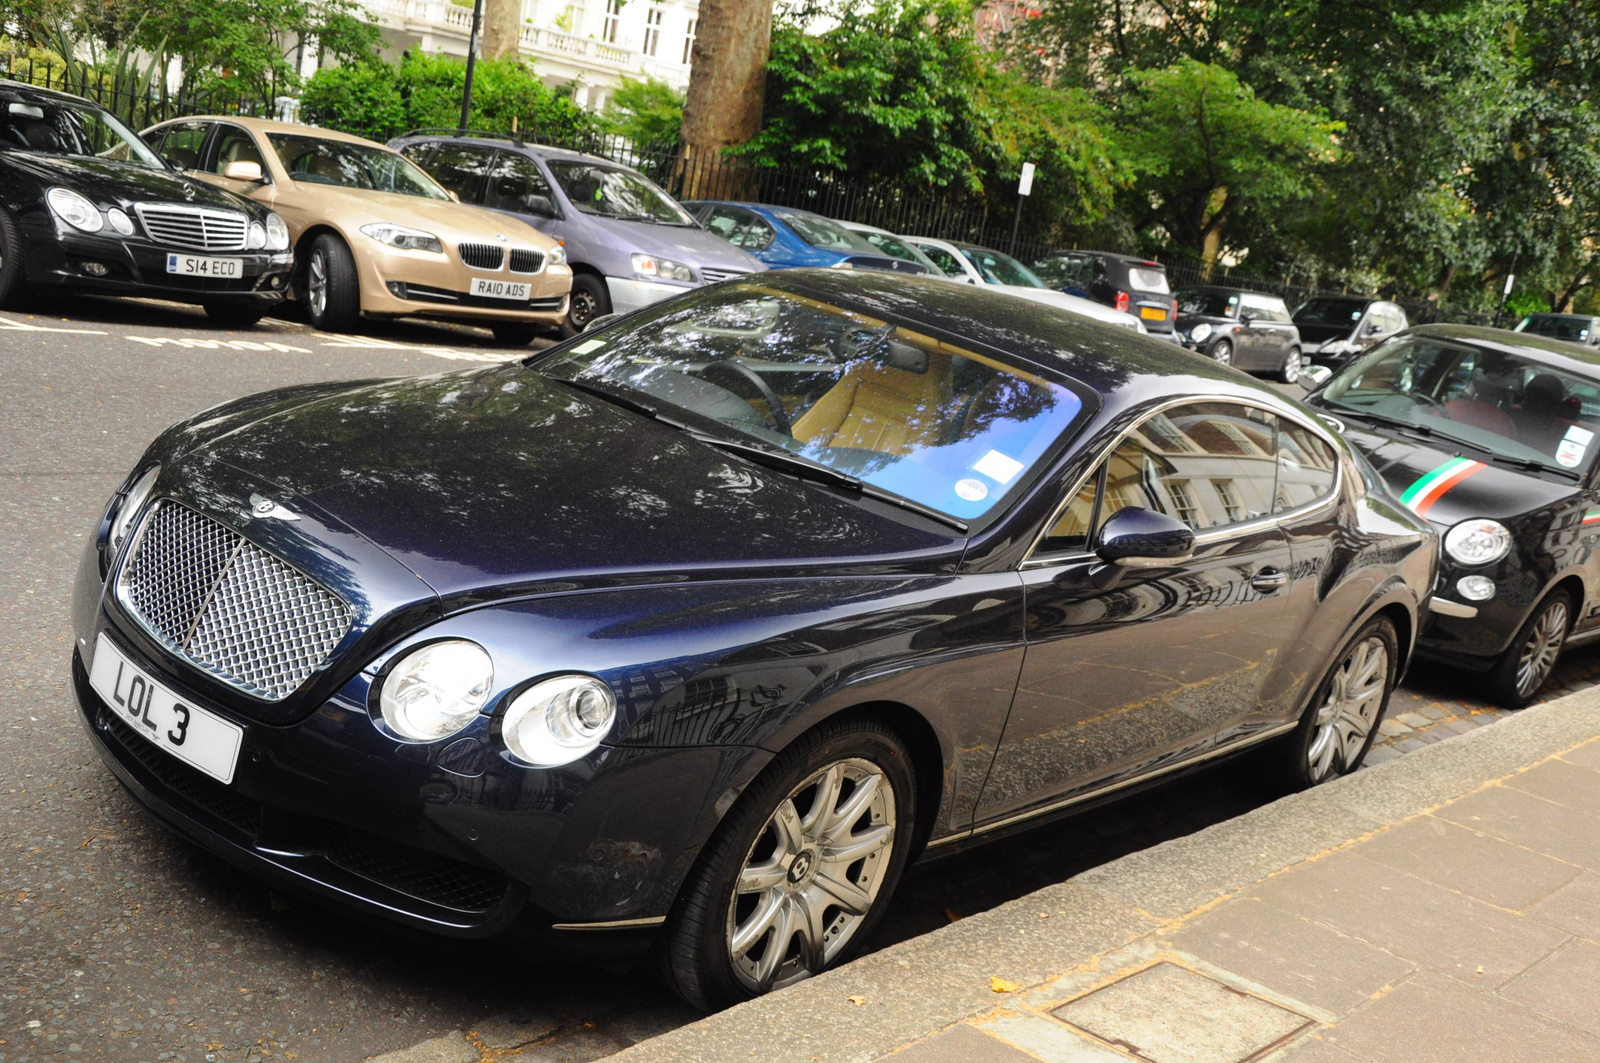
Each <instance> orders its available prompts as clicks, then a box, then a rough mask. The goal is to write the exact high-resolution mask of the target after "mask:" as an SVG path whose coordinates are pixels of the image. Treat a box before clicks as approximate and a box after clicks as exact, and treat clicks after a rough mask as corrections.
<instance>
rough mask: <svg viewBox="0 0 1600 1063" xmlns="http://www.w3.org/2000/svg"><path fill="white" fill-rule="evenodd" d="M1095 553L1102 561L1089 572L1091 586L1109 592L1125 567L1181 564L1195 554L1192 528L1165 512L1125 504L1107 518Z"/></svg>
mask: <svg viewBox="0 0 1600 1063" xmlns="http://www.w3.org/2000/svg"><path fill="white" fill-rule="evenodd" d="M1094 552H1095V555H1096V556H1097V557H1099V558H1100V560H1101V561H1102V562H1104V564H1101V565H1099V566H1097V567H1096V568H1095V569H1093V570H1092V571H1091V572H1090V573H1089V578H1090V579H1091V580H1092V581H1093V582H1094V585H1095V586H1096V587H1097V588H1099V589H1100V590H1103V591H1109V590H1111V589H1113V588H1114V587H1116V585H1117V584H1119V583H1121V582H1122V577H1123V576H1124V575H1126V574H1127V572H1128V570H1130V569H1135V568H1161V567H1163V566H1166V565H1177V564H1182V563H1183V562H1184V561H1187V560H1189V558H1191V557H1193V556H1194V531H1193V529H1191V528H1190V527H1189V526H1188V525H1187V524H1184V523H1183V522H1182V521H1179V520H1177V519H1176V518H1174V517H1169V516H1167V515H1166V514H1165V513H1157V512H1155V511H1154V510H1150V509H1144V508H1142V507H1140V506H1128V507H1127V508H1125V509H1119V510H1117V511H1116V512H1115V513H1113V514H1111V516H1110V517H1109V518H1107V520H1106V522H1105V524H1103V525H1101V527H1100V536H1099V538H1098V539H1097V540H1096V541H1095V548H1094Z"/></svg>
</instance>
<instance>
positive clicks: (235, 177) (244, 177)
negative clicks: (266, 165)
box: [222, 159, 261, 181]
mask: <svg viewBox="0 0 1600 1063" xmlns="http://www.w3.org/2000/svg"><path fill="white" fill-rule="evenodd" d="M222 176H224V177H226V178H227V179H228V180H230V181H259V180H261V164H260V163H259V162H246V161H245V160H243V159H239V160H237V161H235V162H230V163H228V164H227V165H226V166H224V167H223V168H222Z"/></svg>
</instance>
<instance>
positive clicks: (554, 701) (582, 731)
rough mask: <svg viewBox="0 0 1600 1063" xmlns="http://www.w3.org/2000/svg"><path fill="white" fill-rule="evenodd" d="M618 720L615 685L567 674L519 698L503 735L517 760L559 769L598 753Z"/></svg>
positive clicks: (507, 719)
mask: <svg viewBox="0 0 1600 1063" xmlns="http://www.w3.org/2000/svg"><path fill="white" fill-rule="evenodd" d="M616 719H617V699H616V697H615V696H614V695H613V694H612V693H611V688H610V687H608V686H606V685H605V684H604V683H602V682H601V681H600V680H598V679H596V678H595V677H594V676H592V675H562V676H556V677H555V678H554V679H546V680H543V681H542V682H539V683H535V684H534V685H533V686H531V687H529V688H528V689H527V690H525V691H523V692H522V693H521V694H518V695H517V697H516V699H515V700H514V701H512V702H511V707H510V708H509V709H507V710H506V716H505V720H504V722H503V723H502V724H501V726H500V737H501V739H502V740H503V741H504V742H505V744H506V748H507V749H509V750H510V751H511V755H512V756H514V757H516V758H517V759H518V760H521V761H524V762H526V763H528V764H533V765H535V766H537V767H541V768H554V767H558V766H560V765H562V764H570V763H571V762H572V761H574V760H577V759H578V758H579V757H581V756H583V755H585V754H586V753H588V752H590V751H591V750H593V749H594V748H595V747H596V746H598V745H599V744H600V740H601V739H603V738H604V737H605V736H606V732H607V731H609V730H611V725H612V724H613V723H615V722H616Z"/></svg>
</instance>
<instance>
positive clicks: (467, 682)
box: [378, 639, 494, 742]
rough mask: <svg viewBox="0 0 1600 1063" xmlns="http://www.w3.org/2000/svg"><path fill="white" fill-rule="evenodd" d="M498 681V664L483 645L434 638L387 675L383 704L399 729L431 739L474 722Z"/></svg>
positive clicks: (388, 721) (405, 735) (389, 721)
mask: <svg viewBox="0 0 1600 1063" xmlns="http://www.w3.org/2000/svg"><path fill="white" fill-rule="evenodd" d="M493 685H494V663H493V662H492V661H490V660H489V654H488V653H487V652H485V651H484V648H483V647H482V646H479V645H478V644H477V643H476V642H467V641H466V640H464V639H447V640H445V641H444V642H430V643H429V644H428V645H426V646H424V647H422V648H421V649H418V650H412V651H411V652H410V653H408V654H407V655H406V656H405V658H404V659H402V660H401V661H400V663H399V664H397V665H395V666H394V668H393V669H392V670H391V671H390V672H389V674H388V676H386V677H385V678H384V680H383V690H382V692H381V693H380V694H379V695H378V707H379V708H380V709H382V710H383V722H384V723H386V724H388V725H389V729H390V730H391V731H393V732H394V733H395V734H397V735H399V736H401V737H402V738H409V739H411V740H412V741H416V742H431V741H433V740H435V739H438V738H444V737H446V736H447V735H453V734H455V733H456V732H457V731H459V730H461V729H462V728H463V727H465V726H466V725H467V724H469V723H471V722H472V720H473V717H475V716H477V715H478V711H479V710H480V709H482V708H483V705H484V702H486V701H488V700H489V688H490V687H491V686H493Z"/></svg>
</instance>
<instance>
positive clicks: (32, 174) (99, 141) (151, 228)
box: [0, 80, 292, 326]
mask: <svg viewBox="0 0 1600 1063" xmlns="http://www.w3.org/2000/svg"><path fill="white" fill-rule="evenodd" d="M291 259H292V255H291V252H290V250H289V229H288V227H287V226H286V225H285V224H284V222H283V219H282V218H280V217H278V215H277V214H275V213H273V212H272V211H270V210H268V209H266V208H265V207H262V206H259V205H258V204H255V203H251V202H250V201H249V200H247V199H244V198H243V197H241V196H236V195H234V194H233V193H231V192H227V191H224V190H222V189H218V188H213V187H211V186H210V185H207V184H206V183H205V182H203V181H191V180H189V179H188V178H186V177H184V176H183V174H182V173H181V172H177V171H174V170H173V169H171V168H170V167H169V166H168V165H167V164H166V163H164V162H163V161H162V160H161V159H160V158H158V157H157V156H156V154H155V153H154V152H153V151H151V150H150V148H149V146H148V145H146V144H145V143H144V141H142V140H140V139H139V135H138V134H137V133H134V132H133V131H132V130H130V129H128V127H127V126H125V125H123V124H122V123H121V122H120V121H118V120H117V118H116V117H115V116H114V115H112V114H111V113H110V112H109V111H107V110H105V108H103V107H100V106H99V105H97V104H94V103H90V102H89V101H88V100H85V99H82V98H80V97H77V96H69V95H67V94H66V93H64V92H56V91H54V90H52V89H41V88H36V87H33V86H29V85H23V84H19V83H18V82H15V81H5V80H0V308H4V307H8V306H14V305H16V304H17V303H19V302H21V301H23V300H24V299H26V297H27V296H26V293H27V292H28V291H29V290H33V291H40V292H43V291H51V290H54V291H79V292H94V293H98V294H102V295H136V296H152V297H155V298H160V299H172V300H176V301H178V302H185V303H199V304H200V305H202V306H204V307H205V309H206V313H207V315H208V316H210V317H212V318H213V319H215V320H217V321H219V322H221V323H223V324H226V325H234V326H242V325H253V324H255V323H256V322H257V321H259V320H260V319H261V318H262V316H263V315H265V314H266V313H267V311H268V310H270V309H271V308H272V306H273V305H274V304H276V303H278V302H281V301H282V299H283V297H284V294H285V292H287V291H288V285H289V272H290V265H291Z"/></svg>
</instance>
